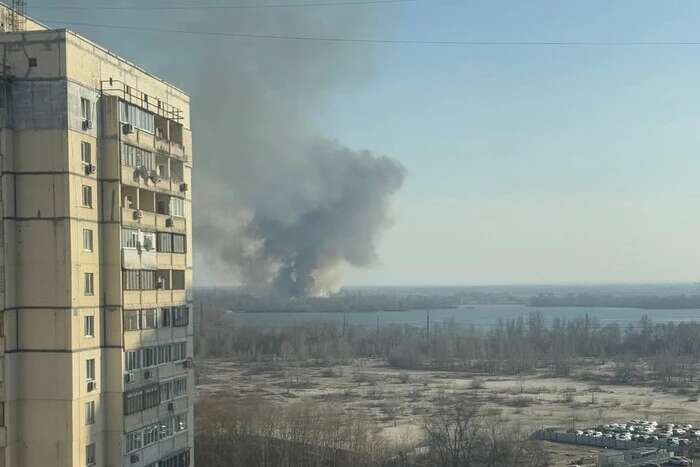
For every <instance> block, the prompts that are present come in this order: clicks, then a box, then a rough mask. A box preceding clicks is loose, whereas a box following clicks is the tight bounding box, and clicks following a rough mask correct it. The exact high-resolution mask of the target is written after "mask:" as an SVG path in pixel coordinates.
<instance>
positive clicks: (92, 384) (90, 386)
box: [87, 381, 97, 392]
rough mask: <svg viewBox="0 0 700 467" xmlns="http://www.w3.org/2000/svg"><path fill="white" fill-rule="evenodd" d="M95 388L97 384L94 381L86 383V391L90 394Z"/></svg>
mask: <svg viewBox="0 0 700 467" xmlns="http://www.w3.org/2000/svg"><path fill="white" fill-rule="evenodd" d="M96 388H97V383H96V382H95V381H88V383H87V391H88V392H92V391H94V390H95V389H96Z"/></svg>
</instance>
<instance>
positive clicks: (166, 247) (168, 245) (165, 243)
mask: <svg viewBox="0 0 700 467" xmlns="http://www.w3.org/2000/svg"><path fill="white" fill-rule="evenodd" d="M172 243H173V242H172V236H171V234H169V233H167V232H158V251H160V252H163V253H170V252H171V251H173V245H172Z"/></svg>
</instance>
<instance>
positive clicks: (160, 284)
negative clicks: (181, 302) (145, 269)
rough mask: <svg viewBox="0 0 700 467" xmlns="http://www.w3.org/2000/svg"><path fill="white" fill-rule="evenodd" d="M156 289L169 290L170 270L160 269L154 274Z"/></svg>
mask: <svg viewBox="0 0 700 467" xmlns="http://www.w3.org/2000/svg"><path fill="white" fill-rule="evenodd" d="M156 288H158V289H161V290H170V270H168V269H160V270H158V271H157V272H156Z"/></svg>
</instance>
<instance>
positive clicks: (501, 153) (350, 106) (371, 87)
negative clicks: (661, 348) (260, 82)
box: [30, 0, 700, 284]
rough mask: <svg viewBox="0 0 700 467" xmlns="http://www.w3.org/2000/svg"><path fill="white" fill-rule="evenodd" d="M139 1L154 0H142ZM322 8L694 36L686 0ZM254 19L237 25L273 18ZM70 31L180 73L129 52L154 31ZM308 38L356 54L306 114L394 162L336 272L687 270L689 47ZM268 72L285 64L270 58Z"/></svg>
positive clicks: (499, 277) (383, 25)
mask: <svg viewBox="0 0 700 467" xmlns="http://www.w3.org/2000/svg"><path fill="white" fill-rule="evenodd" d="M61 3H63V2H61ZM150 3H153V4H156V3H158V2H156V1H152V2H151V1H148V0H145V1H143V2H141V4H150ZM181 3H182V4H186V3H187V2H185V1H183V2H181ZM198 3H203V4H216V2H214V1H210V2H203V1H202V0H198ZM223 3H227V2H223V1H221V2H218V4H223ZM228 3H233V2H228ZM238 3H243V2H242V1H241V2H238ZM248 3H254V4H255V3H261V2H260V1H259V0H250V1H249V2H248ZM268 3H275V2H272V1H270V2H268ZM292 3H293V2H292ZM31 4H32V5H35V6H41V5H51V4H53V5H56V4H59V3H58V2H49V1H47V0H44V1H43V2H38V1H37V2H32V3H31ZM71 4H76V5H80V4H82V5H87V4H90V3H89V2H85V1H83V2H82V3H80V2H78V1H77V0H76V2H75V3H71ZM134 4H138V3H134V2H131V3H129V2H113V3H110V5H134ZM329 9H332V10H334V11H333V13H332V15H333V16H334V17H336V18H337V15H338V14H341V15H343V14H347V15H348V18H351V17H355V16H357V15H358V14H360V13H359V12H358V11H357V10H362V12H361V15H362V21H361V22H359V24H358V25H357V26H356V27H355V29H354V30H353V31H352V32H351V34H352V36H353V37H362V38H396V39H428V40H475V41H489V40H493V41H511V40H513V41H518V40H523V41H654V40H659V41H666V40H668V41H700V33H699V32H698V28H697V25H698V22H699V21H700V3H699V2H697V1H694V0H677V1H674V2H660V1H658V0H656V1H642V0H614V1H610V0H605V1H603V0H597V1H594V0H587V1H578V0H569V1H561V0H549V1H534V0H533V1H521V0H511V1H499V0H488V1H485V0H484V1H460V0H425V1H420V0H419V1H416V2H412V3H406V4H395V5H385V6H375V7H369V6H362V7H360V6H352V7H350V6H345V7H331V8H325V9H324V8H321V7H317V8H316V9H315V11H314V15H316V16H317V18H318V20H319V21H318V24H319V30H318V31H322V32H323V33H324V34H326V35H329V34H328V30H327V29H324V28H323V24H324V15H330V14H331V13H329V11H328V10H329ZM338 9H340V10H338ZM282 10H285V11H268V10H250V11H248V10H241V11H240V12H236V15H237V18H238V19H239V20H240V24H236V25H232V26H229V27H237V28H244V27H245V25H246V24H249V23H250V22H251V21H253V22H256V24H257V22H258V21H259V17H260V16H264V15H274V16H275V18H277V21H278V23H277V24H279V22H280V21H281V22H284V15H292V16H293V15H296V14H299V13H298V12H296V11H294V10H287V9H282ZM339 11H340V13H339ZM30 13H32V14H33V15H34V16H37V17H39V18H40V19H41V18H44V19H53V18H58V19H74V20H81V19H83V18H89V20H91V21H93V22H94V21H99V22H101V23H104V24H127V23H129V21H131V20H130V16H129V15H128V14H125V13H121V12H118V13H117V12H110V13H109V14H107V15H105V14H104V13H103V14H90V15H86V14H84V13H83V14H81V13H79V12H70V11H59V10H56V11H53V10H42V9H39V8H37V9H34V10H32V9H31V8H30ZM133 14H134V12H131V15H133ZM140 14H141V17H142V18H143V17H144V16H145V17H146V18H147V19H145V20H144V21H146V20H148V21H151V20H153V21H154V22H153V23H151V24H156V25H158V26H160V27H169V26H171V25H173V24H175V25H179V26H182V24H194V25H195V26H196V25H201V24H209V23H207V22H211V24H212V26H211V27H212V28H216V29H214V30H224V29H225V28H226V27H227V23H221V22H219V23H216V22H215V21H214V20H213V19H211V18H206V15H216V14H217V13H216V12H212V11H201V12H200V11H197V12H189V13H188V16H189V17H188V18H187V19H185V18H183V17H182V16H177V17H174V16H175V15H178V13H166V12H161V13H156V12H142V13H140ZM148 15H151V16H148ZM198 15H199V16H198ZM200 16H201V17H200ZM271 24H275V23H271ZM195 26H193V27H195ZM266 27H267V28H268V29H266V30H264V31H251V30H250V29H248V30H247V32H260V33H276V32H279V31H275V30H270V26H269V25H268V26H266ZM307 27H308V26H307ZM72 29H74V30H77V31H79V32H82V33H84V34H85V35H87V36H89V37H94V38H96V39H97V40H98V41H99V42H103V43H105V45H107V46H110V47H115V48H117V50H118V51H119V52H120V53H121V54H123V55H125V56H127V57H130V58H133V59H135V60H140V61H142V62H143V61H146V63H144V66H145V67H146V68H147V69H151V70H153V71H154V72H156V73H159V74H162V75H164V77H165V78H166V79H168V80H170V81H172V82H175V83H180V82H182V80H181V77H180V76H179V75H178V73H182V70H181V69H178V68H177V67H173V65H171V64H169V58H168V56H167V53H165V54H162V55H161V56H159V57H154V56H153V55H152V54H148V53H146V52H144V50H143V48H144V47H147V46H148V41H151V40H154V37H153V36H154V35H153V34H148V33H132V34H130V38H131V39H132V40H130V41H126V42H125V41H124V40H123V37H120V35H123V34H122V33H119V32H116V31H107V30H99V29H95V28H91V27H81V26H74V27H72ZM318 31H314V30H313V29H312V28H309V29H308V30H303V31H298V30H297V31H289V30H285V31H283V32H285V33H289V32H295V33H299V34H307V35H313V34H314V33H315V32H318ZM344 34H346V35H347V34H348V33H347V32H344ZM134 36H136V37H137V38H139V40H140V42H141V43H140V47H139V40H133V39H134ZM189 40H192V41H201V42H202V44H203V45H204V44H205V43H206V42H205V41H206V39H200V38H190V39H189ZM236 41H238V42H237V43H236ZM225 42H230V43H232V47H234V46H235V47H253V46H254V45H253V44H252V43H253V42H255V41H254V40H244V41H242V40H240V39H221V40H220V41H217V46H218V47H222V53H226V47H225V46H223V45H222V44H224V43H225ZM268 46H275V45H269V44H268ZM278 46H279V47H284V44H281V43H280V44H278ZM323 47H330V48H338V49H339V50H340V49H342V50H340V51H342V52H343V53H346V52H348V51H347V50H345V49H347V48H355V49H360V50H361V51H362V53H366V54H368V55H369V56H371V57H372V65H371V66H368V67H367V70H364V73H362V74H358V75H352V79H347V80H344V81H342V82H340V83H339V84H338V85H336V86H334V87H333V88H332V93H330V95H328V96H326V98H325V99H323V101H322V102H320V103H317V102H313V103H310V105H314V107H313V112H312V115H313V120H314V123H315V125H317V127H318V128H319V130H320V131H323V132H324V133H325V134H326V135H328V136H331V137H333V138H337V139H338V140H339V141H342V142H343V144H345V145H347V146H349V147H351V148H355V149H364V148H369V149H371V150H372V151H373V152H375V153H379V154H385V155H388V156H391V157H393V158H395V159H398V160H399V161H401V163H402V164H403V165H404V166H405V167H406V171H407V173H406V181H405V184H404V186H403V188H402V189H401V191H400V192H399V193H398V195H397V196H396V197H395V201H394V206H393V217H394V224H393V226H392V227H391V228H390V229H389V230H388V231H387V232H386V233H385V235H384V236H383V239H382V241H381V243H380V245H379V256H380V260H379V262H378V264H376V265H375V266H374V267H371V268H369V269H359V270H348V271H346V274H345V275H344V279H343V283H345V284H486V283H560V282H596V283H598V282H611V281H612V282H644V281H695V280H697V279H698V278H700V248H699V247H698V244H699V243H700V175H699V174H700V144H699V143H700V132H699V131H698V130H699V127H700V91H698V89H700V60H698V57H699V56H700V46H680V47H663V46H655V47H618V48H610V47H607V48H604V47H553V46H552V47H522V46H521V47H515V46H510V47H497V46H481V47H467V46H431V45H423V46H421V45H371V44H325V45H323ZM166 52H167V51H166ZM310 53H311V52H310ZM352 53H356V52H352ZM341 57H342V54H341ZM329 66H334V67H337V66H341V67H342V66H343V65H342V63H340V64H338V63H331V64H329ZM348 66H356V63H355V62H353V63H352V64H349V65H348ZM276 72H278V73H280V74H281V75H282V76H284V73H285V70H278V71H276ZM292 79H293V77H292ZM293 84H294V83H292V85H291V87H290V89H292V92H293V89H294V86H293ZM299 86H302V84H301V83H300V84H299ZM188 91H189V89H188ZM300 105H303V103H300ZM205 156H206V155H200V157H205Z"/></svg>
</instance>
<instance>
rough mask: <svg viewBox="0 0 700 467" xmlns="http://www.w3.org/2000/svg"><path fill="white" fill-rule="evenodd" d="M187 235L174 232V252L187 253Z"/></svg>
mask: <svg viewBox="0 0 700 467" xmlns="http://www.w3.org/2000/svg"><path fill="white" fill-rule="evenodd" d="M185 251H186V250H185V236H184V235H179V234H173V253H185Z"/></svg>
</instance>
